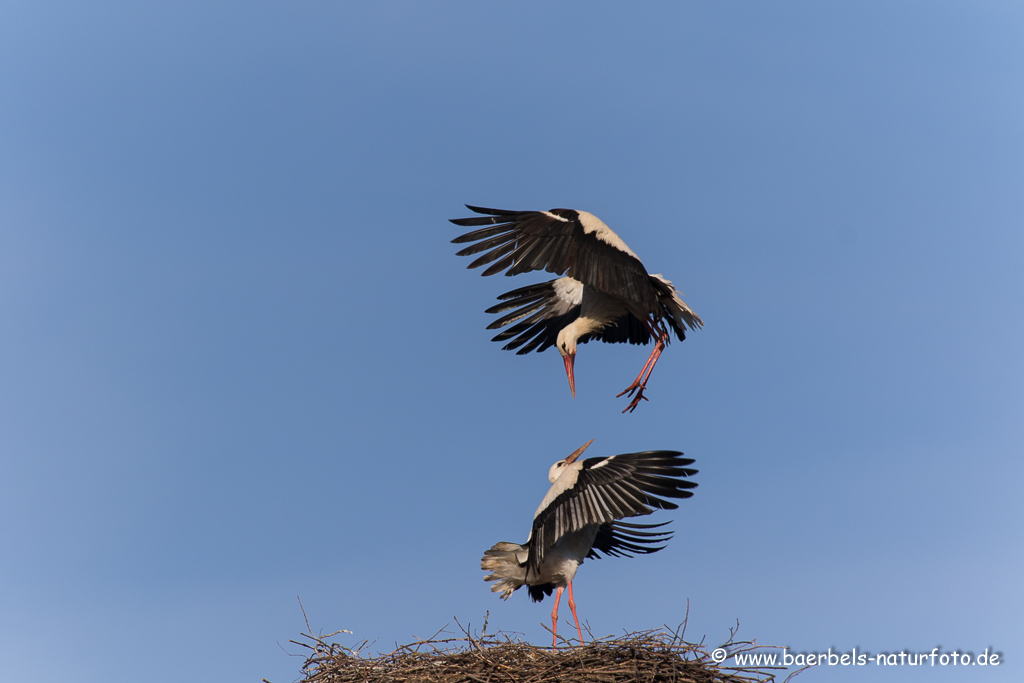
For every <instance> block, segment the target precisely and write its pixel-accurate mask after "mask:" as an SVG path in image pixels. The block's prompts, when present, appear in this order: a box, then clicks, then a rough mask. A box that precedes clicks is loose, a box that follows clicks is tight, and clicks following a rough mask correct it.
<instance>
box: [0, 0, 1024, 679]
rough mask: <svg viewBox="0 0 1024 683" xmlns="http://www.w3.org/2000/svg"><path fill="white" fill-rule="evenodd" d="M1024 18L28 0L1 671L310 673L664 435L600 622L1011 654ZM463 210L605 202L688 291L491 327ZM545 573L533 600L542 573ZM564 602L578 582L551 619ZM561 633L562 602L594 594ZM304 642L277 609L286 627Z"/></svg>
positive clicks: (0, 302) (6, 152) (1020, 379)
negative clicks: (643, 377)
mask: <svg viewBox="0 0 1024 683" xmlns="http://www.w3.org/2000/svg"><path fill="white" fill-rule="evenodd" d="M1022 29H1024V9H1022V7H1021V6H1020V4H1019V3H1013V2H976V3H969V4H968V3H949V2H900V1H897V2H892V1H888V2H858V3H845V4H837V3H818V2H772V3H765V2H679V3H665V2H661V3H643V4H642V5H632V4H631V5H626V4H622V3H606V2H599V3H558V4H553V3H516V4H514V5H513V4H509V3H506V4H499V3H471V2H450V3H413V2H381V3H369V2H344V3H343V2H302V3H251V2H246V3H242V2H201V3H200V2H179V3H173V4H169V3H167V4H161V5H158V6H151V5H150V6H141V5H139V4H138V3H129V2H94V3H89V4H88V5H82V4H78V3H74V4H73V3H60V2H51V3H47V2H32V3H27V2H8V3H5V4H4V6H3V8H2V9H0V91H2V92H3V93H4V94H3V97H2V98H0V315H2V318H3V320H4V332H3V334H0V415H2V426H0V547H2V548H3V551H2V553H0V585H2V587H3V590H2V591H0V678H2V679H3V680H17V681H31V680H58V679H63V678H74V679H75V680H79V681H105V682H110V681H134V680H138V676H139V675H140V671H145V672H146V675H145V677H146V679H147V680H149V681H154V682H161V681H179V680H239V681H258V680H259V679H260V678H262V677H266V678H268V679H270V680H271V681H274V683H282V682H287V681H291V680H294V679H296V678H298V677H299V675H300V674H299V667H300V665H301V661H302V660H301V658H300V657H289V656H288V654H287V653H286V652H285V650H287V651H288V652H291V653H296V654H301V653H302V651H301V650H300V648H297V647H295V646H293V645H290V644H288V643H287V641H288V639H290V638H295V637H297V635H298V633H299V632H300V631H302V630H304V629H305V623H304V621H303V616H302V613H301V611H300V610H299V606H298V603H297V601H296V596H300V597H301V599H302V602H303V604H304V605H305V609H306V612H307V614H308V616H309V619H310V623H311V625H312V627H313V628H314V629H316V630H318V631H323V632H330V631H334V630H337V629H343V628H344V629H350V630H352V631H354V634H353V635H352V636H351V637H347V639H346V637H342V640H341V642H343V643H344V644H348V645H354V644H356V643H357V642H360V641H363V640H370V641H374V642H375V643H376V645H375V647H376V648H377V649H379V650H390V649H391V648H392V647H393V645H394V643H396V642H399V643H405V642H409V641H410V640H412V639H413V638H414V637H416V636H427V635H430V634H432V633H433V632H435V631H436V630H437V629H438V628H440V627H442V626H444V625H445V624H446V623H452V626H453V627H454V622H453V618H454V617H457V618H458V619H459V620H460V621H461V622H462V623H463V624H466V623H471V624H472V625H473V627H474V628H478V627H479V625H480V624H481V623H482V621H483V616H484V614H485V612H487V611H488V610H489V611H490V624H491V628H492V629H493V628H497V629H503V630H505V631H511V632H518V633H522V634H523V635H524V637H526V638H528V639H530V640H532V641H534V642H538V643H543V642H546V639H547V637H548V636H547V634H546V632H545V631H544V630H543V628H542V627H541V623H542V622H547V620H548V615H549V612H550V603H549V602H544V603H542V604H540V605H535V604H532V603H530V601H529V600H528V598H527V596H526V595H521V594H516V595H515V596H514V597H513V598H512V599H511V600H510V601H509V602H507V603H503V602H501V601H500V600H498V599H497V597H495V596H494V595H492V594H491V593H490V592H489V591H488V586H487V585H485V584H484V582H483V581H482V578H483V573H482V572H481V571H480V569H479V559H480V556H481V554H482V552H483V551H484V550H485V549H486V548H488V547H490V545H492V544H493V543H495V542H497V541H499V540H509V541H523V540H525V538H526V535H527V533H528V530H529V523H530V516H531V514H532V513H533V511H534V509H535V507H536V505H537V503H538V502H539V501H540V499H541V497H542V496H543V494H544V492H545V490H546V487H547V485H548V484H547V479H546V473H547V470H548V467H549V466H550V464H551V463H552V462H553V461H555V460H557V459H560V458H562V457H565V455H567V454H568V453H569V452H571V451H572V450H573V449H575V448H576V447H578V446H579V445H580V444H582V443H583V442H585V441H587V440H588V439H591V438H594V439H595V442H594V445H593V446H592V447H591V450H590V452H589V453H588V455H590V454H593V455H610V454H614V453H621V452H629V451H637V450H648V449H678V450H682V451H685V452H686V453H687V455H688V456H690V457H693V458H695V459H696V461H697V467H698V468H699V469H700V474H699V475H698V477H697V478H698V481H699V482H700V488H699V489H697V491H696V495H695V496H694V497H693V498H692V499H690V500H688V501H684V502H683V504H682V505H681V506H680V509H679V510H677V511H676V512H674V513H672V514H671V515H667V516H665V517H663V518H671V519H672V520H673V523H672V526H673V527H674V529H675V531H676V537H675V538H674V539H673V541H672V542H671V544H670V546H669V548H668V549H666V550H665V551H663V552H661V553H658V554H657V555H654V556H651V557H645V558H638V559H633V560H622V559H618V560H617V559H607V560H600V561H597V562H587V563H586V564H585V565H584V566H583V567H582V568H581V570H580V573H579V574H578V576H577V581H576V583H575V588H576V597H577V603H578V607H579V612H580V616H581V618H582V619H583V620H584V621H586V622H588V623H589V624H590V627H591V628H592V629H593V631H594V633H595V634H597V635H609V634H616V633H621V632H622V631H623V630H638V629H648V628H653V627H657V626H660V625H662V624H671V625H675V624H678V623H679V622H681V621H682V619H683V617H684V615H685V613H686V608H687V603H689V615H690V616H689V626H688V629H687V634H688V636H689V637H690V638H691V639H693V640H700V639H701V638H703V639H704V640H705V642H707V643H708V644H712V645H714V644H718V643H720V642H722V641H724V640H725V639H726V637H727V636H728V630H729V627H731V626H733V625H734V624H735V623H736V621H737V620H739V623H740V631H739V634H740V636H741V637H746V638H756V639H757V641H758V642H759V643H764V644H776V645H786V646H789V647H790V648H791V649H792V650H793V651H798V652H799V651H809V652H814V651H823V650H826V649H827V648H829V647H831V648H834V649H836V648H837V649H841V650H849V649H850V648H853V647H857V648H859V649H860V650H866V651H869V652H875V653H877V652H891V651H899V650H901V649H907V650H912V651H918V650H925V651H930V650H932V648H934V647H936V646H941V647H942V649H943V650H944V651H947V652H948V651H952V650H954V649H958V650H969V651H972V652H975V653H977V652H980V651H982V650H983V649H985V648H986V647H988V648H993V649H995V650H998V651H1001V652H1003V654H1004V658H1005V660H1006V663H1005V664H1004V665H1002V666H1000V667H998V668H989V669H987V670H984V671H983V672H982V673H979V670H974V669H964V668H958V669H952V668H945V669H943V668H934V669H912V668H910V667H903V668H900V669H894V670H889V671H879V670H876V669H872V670H870V671H865V670H863V669H861V670H852V669H846V670H841V669H832V670H829V671H816V672H808V673H805V674H803V676H802V679H801V680H807V681H811V680H830V681H831V680H864V676H870V677H872V680H875V679H877V680H892V681H896V680H899V681H905V680H914V681H917V680H919V681H940V680H941V681H967V680H970V681H983V682H985V681H1011V680H1014V681H1015V680H1020V676H1021V671H1022V670H1021V668H1020V664H1019V659H1020V653H1019V651H1018V650H1019V647H1018V644H1019V643H1020V642H1022V640H1024V627H1022V625H1021V618H1020V613H1021V608H1022V606H1024V605H1022V602H1024V600H1022V591H1021V589H1020V576H1021V575H1022V574H1024V551H1022V550H1021V544H1020V543H1019V539H1020V533H1021V532H1020V529H1021V528H1022V524H1024V514H1022V510H1024V504H1022V502H1021V482H1022V481H1024V465H1022V461H1021V457H1020V456H1021V453H1022V452H1024V420H1022V415H1024V354H1022V353H1021V349H1022V348H1024V322H1022V319H1021V310H1022V308H1024V275H1022V274H1024V192H1022V188H1024V127H1022V125H1021V122H1022V121H1024V66H1022V65H1024V42H1022V41H1021V35H1022ZM464 203H471V204H477V205H483V206H498V207H504V208H514V209H548V208H553V207H571V208H578V209H586V210H589V211H592V212H593V213H595V214H597V215H598V216H600V217H601V218H602V219H603V220H604V221H605V222H606V223H608V224H609V225H610V226H611V227H612V228H613V229H614V230H616V231H617V232H618V233H619V234H620V235H621V236H622V237H623V238H624V239H625V240H626V242H627V243H628V244H629V246H630V247H631V248H632V249H633V250H634V251H635V252H636V253H638V254H639V255H640V256H641V258H642V259H643V260H644V263H645V264H646V266H647V268H648V269H649V270H650V271H651V272H656V273H664V274H665V275H666V276H667V277H669V278H670V279H672V280H673V282H674V283H675V284H676V286H677V287H678V288H679V289H680V290H681V291H682V292H684V294H685V298H686V301H687V302H688V303H689V304H690V305H691V306H692V307H693V308H694V310H695V311H697V312H698V313H699V314H700V315H701V316H702V317H703V319H704V321H705V323H706V327H705V329H704V330H702V331H700V332H697V333H694V334H692V335H691V337H690V338H689V339H687V341H685V342H683V343H675V344H672V345H671V346H670V347H669V349H668V351H667V352H666V353H665V355H664V356H663V357H662V360H661V361H660V362H659V364H658V368H657V370H656V371H655V373H654V376H653V379H652V380H651V384H650V391H649V396H650V398H651V400H650V402H649V403H645V404H644V405H643V406H641V408H640V409H639V410H637V412H636V413H634V414H632V415H625V416H624V415H620V414H619V411H620V410H621V408H622V407H623V406H624V404H623V402H622V401H621V400H617V399H616V398H615V394H616V393H617V392H618V391H619V390H620V389H621V388H622V387H624V386H625V385H626V384H627V383H628V382H629V381H630V380H631V379H632V377H633V376H634V375H635V374H636V372H637V371H638V370H639V368H640V366H641V365H642V363H643V360H644V358H645V357H646V354H647V350H646V349H641V348H637V347H628V346H618V345H617V346H611V345H599V344H589V345H586V346H583V347H581V349H580V352H579V356H578V358H577V362H576V382H577V398H576V399H575V400H573V399H571V398H570V396H569V391H568V388H567V385H566V379H565V375H564V371H563V368H562V363H561V360H560V358H559V357H558V355H557V354H556V353H555V352H554V351H553V350H550V351H548V352H545V353H543V354H539V355H538V354H534V355H532V356H530V357H517V356H515V355H513V354H511V353H508V352H504V351H501V350H500V347H499V345H497V344H493V343H491V342H490V341H489V339H490V336H491V333H490V332H488V331H487V330H485V326H486V325H487V324H488V323H489V322H490V320H491V318H490V317H489V316H488V315H486V314H485V313H484V309H485V308H487V307H488V306H490V305H491V304H492V303H493V302H494V300H495V297H496V296H497V295H498V294H501V293H503V292H505V291H507V290H509V289H512V288H513V287H516V286H521V285H524V284H528V283H530V282H536V281H540V280H541V279H543V278H544V277H545V274H535V275H524V276H519V277H517V278H515V280H514V281H513V280H510V279H505V278H503V277H501V276H496V277H492V278H486V279H485V278H481V277H479V275H478V274H477V273H476V272H472V271H467V270H465V266H466V265H467V261H466V259H460V258H458V257H456V256H455V255H454V253H455V251H456V248H455V247H454V246H453V245H451V244H449V240H450V239H451V238H453V237H455V236H456V235H457V234H459V230H458V228H456V227H455V226H452V225H450V224H449V223H447V219H448V218H454V217H460V216H463V215H466V211H465V209H463V208H462V205H463V204H464ZM520 593H521V592H520ZM566 614H567V611H566ZM565 632H566V633H568V632H569V630H568V629H566V630H565ZM279 644H280V645H282V646H283V649H282V647H279Z"/></svg>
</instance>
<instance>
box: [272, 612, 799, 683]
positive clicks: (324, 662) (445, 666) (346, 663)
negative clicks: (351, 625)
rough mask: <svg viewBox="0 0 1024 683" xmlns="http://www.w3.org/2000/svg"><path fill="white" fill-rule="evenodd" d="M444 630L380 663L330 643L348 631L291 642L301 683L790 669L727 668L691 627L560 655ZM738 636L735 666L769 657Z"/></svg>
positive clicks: (574, 681)
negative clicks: (301, 655) (690, 633)
mask: <svg viewBox="0 0 1024 683" xmlns="http://www.w3.org/2000/svg"><path fill="white" fill-rule="evenodd" d="M456 624H458V620H456ZM445 628H447V626H446V627H445ZM445 628H442V629H441V630H440V631H438V632H437V633H435V634H434V635H433V636H431V637H430V638H427V639H423V640H417V641H416V642H414V643H411V644H409V645H402V646H400V647H398V648H396V649H395V650H394V651H392V652H390V653H387V654H380V655H376V656H364V655H363V654H361V651H362V650H363V649H364V648H366V646H367V644H368V643H367V642H363V643H361V644H360V645H358V646H357V647H355V648H348V647H345V646H342V645H339V644H337V643H334V642H328V640H327V639H328V638H331V637H332V636H335V635H337V634H338V633H350V632H349V631H337V632H335V633H332V634H329V635H326V636H313V635H311V633H312V631H311V630H310V633H304V634H302V638H303V639H302V640H301V641H300V640H292V641H290V642H292V643H294V644H296V645H300V646H302V647H304V648H307V649H308V650H309V652H308V654H307V657H306V661H305V664H303V666H302V673H303V676H304V677H303V679H302V683H349V682H350V681H351V682H356V681H358V682H359V683H385V682H386V683H463V682H465V683H470V682H475V683H548V682H550V683H555V682H557V681H567V682H571V683H616V682H618V681H630V682H634V681H636V682H654V681H659V682H661V681H665V682H669V681H676V682H679V683H771V682H772V681H775V672H773V671H771V670H770V669H783V667H758V668H747V669H737V668H734V667H723V666H721V665H720V664H718V663H716V662H715V661H713V660H712V658H711V655H710V652H709V651H708V649H707V648H705V647H704V646H703V645H702V644H693V643H688V642H686V641H685V640H684V639H683V634H684V633H685V629H686V624H685V622H684V623H683V624H681V625H680V626H679V627H678V628H676V629H672V628H669V627H667V626H665V627H662V628H659V629H654V630H651V631H643V632H637V633H629V634H626V635H623V636H618V637H606V638H600V639H596V640H593V641H592V642H589V643H586V644H585V645H583V646H579V645H570V644H569V643H568V642H565V645H564V646H561V647H559V649H558V650H555V651H553V650H552V649H551V648H550V647H540V646H537V645H533V644H531V643H527V642H523V641H522V640H521V639H520V638H519V637H518V636H515V637H513V636H511V635H509V634H504V633H501V632H499V633H497V634H488V633H486V631H487V622H486V619H485V621H484V628H483V631H482V632H481V633H480V634H479V635H477V636H474V635H472V634H471V633H470V632H469V631H468V630H466V629H464V628H462V625H461V624H459V628H460V629H461V630H462V635H458V634H453V633H451V632H448V631H446V630H445ZM735 634H736V629H735V628H734V629H731V632H730V638H729V641H728V642H727V643H725V644H724V645H722V647H723V648H725V649H726V651H727V652H728V655H729V657H730V658H731V657H732V656H733V655H734V654H736V653H737V652H747V651H755V650H764V649H765V648H763V647H759V646H757V645H756V644H755V643H754V642H753V641H736V640H735ZM726 661H728V660H726ZM264 680H265V679H264ZM787 680H788V679H787ZM268 683H269V682H268Z"/></svg>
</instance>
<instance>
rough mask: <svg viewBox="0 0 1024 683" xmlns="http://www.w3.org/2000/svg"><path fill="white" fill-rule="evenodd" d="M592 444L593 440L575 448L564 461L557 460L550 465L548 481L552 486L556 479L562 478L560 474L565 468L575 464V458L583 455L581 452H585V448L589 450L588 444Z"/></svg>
mask: <svg viewBox="0 0 1024 683" xmlns="http://www.w3.org/2000/svg"><path fill="white" fill-rule="evenodd" d="M592 443H594V440H593V439H591V440H590V441H588V442H586V443H585V444H583V445H582V446H580V447H579V448H577V449H576V450H575V451H573V452H572V455H570V456H569V457H568V458H566V459H565V460H559V461H558V462H556V463H555V464H554V465H552V466H551V469H550V470H548V481H550V482H551V483H552V484H554V483H555V482H556V481H558V478H559V477H560V476H562V472H564V471H565V468H566V467H568V466H569V465H571V464H573V463H574V462H576V458H578V457H580V456H581V455H583V451H585V450H587V448H589V447H590V444H592Z"/></svg>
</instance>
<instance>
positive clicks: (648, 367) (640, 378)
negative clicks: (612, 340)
mask: <svg viewBox="0 0 1024 683" xmlns="http://www.w3.org/2000/svg"><path fill="white" fill-rule="evenodd" d="M666 341H668V333H667V332H662V333H661V334H660V335H659V336H658V341H657V342H655V344H654V350H653V351H651V355H650V356H648V357H647V362H646V363H644V367H643V369H642V370H640V374H639V375H637V376H636V379H635V380H633V383H632V384H630V385H629V386H628V387H626V388H625V389H623V390H622V392H621V393H619V394H618V396H622V395H623V394H629V395H630V396H633V392H636V396H633V400H632V401H630V402H629V405H628V406H626V408H625V409H624V410H623V411H622V412H624V413H625V412H627V411H628V412H633V411H634V410H636V407H637V406H638V405H640V400H641V399H643V400H644V401H646V400H647V397H646V396H644V389H646V388H647V380H648V379H650V377H651V373H652V372H653V371H654V365H655V363H657V362H658V358H660V357H661V352H662V351H664V350H665V343H666ZM618 396H616V398H618Z"/></svg>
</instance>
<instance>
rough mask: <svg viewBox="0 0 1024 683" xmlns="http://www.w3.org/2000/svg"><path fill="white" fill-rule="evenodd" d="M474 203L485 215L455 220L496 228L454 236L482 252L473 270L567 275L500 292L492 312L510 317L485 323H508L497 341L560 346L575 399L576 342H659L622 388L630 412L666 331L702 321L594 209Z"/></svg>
mask: <svg viewBox="0 0 1024 683" xmlns="http://www.w3.org/2000/svg"><path fill="white" fill-rule="evenodd" d="M467 208H469V209H470V210H472V211H475V212H476V213H479V214H484V215H483V216H474V217H471V218H456V219H452V220H451V222H452V223H454V224H456V225H460V226H464V227H470V226H490V227H484V228H480V229H477V230H474V231H472V232H468V233H466V234H465V235H462V236H460V237H456V238H455V239H454V240H452V242H455V243H458V244H461V243H466V242H475V244H472V245H470V246H468V247H466V248H464V249H462V250H461V251H459V252H458V254H459V256H468V255H471V254H479V253H481V252H483V253H482V255H481V256H479V257H477V259H476V260H474V261H473V262H472V263H471V264H469V267H470V268H476V267H479V266H483V265H486V264H490V265H489V266H488V267H487V268H486V269H485V270H484V271H483V273H482V274H483V275H494V274H495V273H499V272H501V271H505V274H506V275H517V274H519V273H525V272H528V271H532V270H546V271H548V272H550V273H555V274H557V275H564V276H565V277H560V278H558V279H556V280H551V281H549V282H544V283H540V284H536V285H530V286H528V287H522V288H520V289H516V290H513V291H511V292H508V293H506V294H503V295H502V296H500V297H498V299H499V300H500V301H502V302H503V303H500V304H498V305H496V306H492V307H491V308H489V309H487V312H488V313H505V315H504V316H503V317H501V318H499V319H498V320H496V321H495V322H493V323H491V324H490V325H488V329H498V328H503V327H506V326H508V325H511V327H508V328H507V329H504V330H503V331H502V332H500V333H499V334H498V335H497V336H495V337H494V341H506V340H511V341H509V342H508V343H507V344H506V345H505V346H504V347H503V348H505V349H510V350H516V351H517V353H519V354H525V353H529V352H530V351H534V350H536V351H543V350H544V349H546V348H548V347H549V346H556V347H557V348H558V352H559V353H560V354H561V355H562V358H563V360H564V363H565V374H566V377H568V379H569V390H570V391H571V392H572V395H573V396H574V397H575V396H576V380H575V376H574V374H573V367H574V364H575V359H576V347H577V345H578V344H584V343H586V342H587V341H589V340H590V339H599V340H601V341H603V342H610V343H620V342H629V343H631V344H647V343H649V342H650V341H652V340H653V341H654V344H655V345H654V350H653V351H651V355H650V356H649V357H648V358H647V362H646V363H645V364H644V367H643V369H642V370H641V371H640V374H639V375H637V377H636V379H635V380H633V382H632V383H631V384H630V385H629V386H628V387H626V388H625V389H624V390H623V391H622V392H621V393H620V394H619V396H622V395H623V394H629V396H630V397H631V401H630V403H629V405H628V406H626V408H625V410H623V412H626V411H627V410H628V411H630V412H632V411H633V410H635V409H636V407H637V405H639V403H640V401H641V400H647V397H646V396H644V390H645V389H646V388H647V380H648V378H649V377H650V375H651V371H652V370H653V369H654V364H655V363H656V362H657V361H658V358H659V357H660V355H661V352H662V350H664V348H665V345H666V344H668V342H669V340H670V335H669V330H671V331H673V332H675V335H676V336H677V337H678V338H679V339H680V341H681V340H683V339H685V338H686V329H687V328H689V329H691V330H693V329H696V328H698V327H701V326H703V324H704V323H703V321H702V320H701V319H700V317H699V316H698V315H697V314H696V313H694V312H693V310H692V309H691V308H690V307H689V306H687V305H686V303H685V302H684V301H683V300H682V297H680V295H679V292H677V291H676V289H675V287H674V286H673V285H672V283H671V282H670V281H669V280H667V279H665V278H664V277H662V276H661V275H651V274H649V273H648V272H647V270H646V269H645V268H644V265H643V264H642V263H641V262H640V259H639V258H638V257H637V255H636V254H635V253H633V251H632V250H631V249H630V248H629V247H628V246H626V243H625V242H623V241H622V238H620V237H619V236H618V235H616V234H615V233H614V232H613V231H612V229H611V228H609V227H608V226H607V225H605V224H604V222H602V221H601V219H599V218H598V217H597V216H595V215H594V214H592V213H588V212H586V211H576V210H575V209H551V210H550V211H505V210H503V209H485V208H481V207H476V206H468V205H467Z"/></svg>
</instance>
